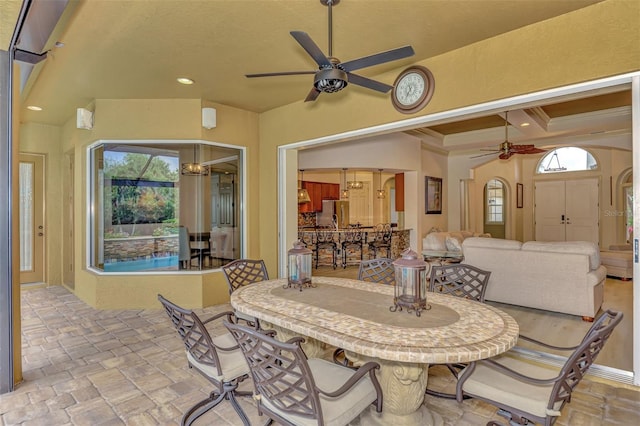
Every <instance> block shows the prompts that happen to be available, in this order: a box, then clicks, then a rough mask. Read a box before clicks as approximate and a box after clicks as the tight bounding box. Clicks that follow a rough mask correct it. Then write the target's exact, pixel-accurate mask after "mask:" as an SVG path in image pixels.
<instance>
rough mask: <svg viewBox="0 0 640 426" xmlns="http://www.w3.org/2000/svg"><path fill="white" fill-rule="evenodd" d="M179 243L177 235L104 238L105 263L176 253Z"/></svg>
mask: <svg viewBox="0 0 640 426" xmlns="http://www.w3.org/2000/svg"><path fill="white" fill-rule="evenodd" d="M179 251H180V244H179V241H178V236H177V235H167V236H163V237H129V238H111V239H108V240H104V260H105V262H106V263H110V262H122V261H127V260H138V259H146V258H149V257H160V256H172V255H176V254H178V252H179Z"/></svg>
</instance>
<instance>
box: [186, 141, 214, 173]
mask: <svg viewBox="0 0 640 426" xmlns="http://www.w3.org/2000/svg"><path fill="white" fill-rule="evenodd" d="M196 159H197V157H196V145H195V144H194V145H193V163H182V169H181V173H182V174H183V175H184V176H208V175H209V166H203V165H202V164H200V163H198V162H197V161H196Z"/></svg>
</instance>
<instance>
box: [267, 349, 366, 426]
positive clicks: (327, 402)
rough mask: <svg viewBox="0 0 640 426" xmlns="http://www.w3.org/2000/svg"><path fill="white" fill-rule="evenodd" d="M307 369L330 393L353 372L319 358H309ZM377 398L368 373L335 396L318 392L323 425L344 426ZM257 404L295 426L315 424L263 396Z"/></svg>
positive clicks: (314, 420)
mask: <svg viewBox="0 0 640 426" xmlns="http://www.w3.org/2000/svg"><path fill="white" fill-rule="evenodd" d="M308 363H309V368H310V369H311V373H312V375H313V379H314V380H315V382H316V386H318V388H320V389H322V390H323V391H325V392H333V391H335V390H337V389H338V388H340V386H342V385H343V384H344V383H345V382H346V381H347V380H349V378H350V377H351V376H352V375H353V374H354V371H353V370H351V369H350V368H347V367H343V366H341V365H337V364H334V363H332V362H329V361H325V360H323V359H317V358H310V359H309V360H308ZM376 398H377V395H376V390H375V388H374V387H373V384H372V383H371V380H370V379H369V377H368V376H365V377H363V378H362V379H360V381H359V382H358V383H357V384H355V385H354V386H353V387H352V388H351V389H350V390H349V391H347V392H346V393H344V394H343V395H342V396H340V397H338V398H328V397H326V396H323V395H322V394H321V395H320V405H321V407H322V415H323V417H324V424H325V425H326V426H344V425H346V424H348V423H350V422H351V421H352V420H353V419H355V418H356V417H358V415H359V414H360V413H362V411H364V410H365V409H366V408H367V406H368V405H370V404H371V403H372V402H373V401H375V400H376ZM261 403H262V404H263V405H264V406H265V408H267V409H268V410H270V411H273V412H274V413H277V414H278V415H280V416H281V417H283V418H284V419H286V420H288V421H290V422H291V423H293V424H295V425H299V426H317V425H318V421H317V420H316V419H308V418H304V417H301V416H297V415H292V414H290V413H285V412H282V411H281V410H279V409H278V408H276V407H275V406H274V405H273V404H271V403H270V402H269V401H268V400H267V399H266V398H262V399H261Z"/></svg>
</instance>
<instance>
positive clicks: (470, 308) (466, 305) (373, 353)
mask: <svg viewBox="0 0 640 426" xmlns="http://www.w3.org/2000/svg"><path fill="white" fill-rule="evenodd" d="M286 284H287V280H286V279H276V280H269V281H263V282H259V283H255V284H251V285H249V286H246V287H243V288H241V289H239V290H236V291H235V292H234V293H233V294H232V295H231V305H232V306H233V307H234V308H235V309H237V310H238V311H240V312H243V313H245V314H248V315H251V316H254V317H257V318H259V319H261V320H263V321H266V322H269V323H272V324H274V325H277V326H280V327H282V328H286V329H288V330H291V331H293V332H294V333H297V334H300V335H303V336H308V337H311V338H314V339H316V340H319V341H322V342H325V343H328V344H330V345H332V346H336V347H341V348H344V349H345V350H348V351H352V352H355V353H357V354H361V355H365V356H369V357H373V358H379V359H385V360H390V361H400V362H412V363H423V364H431V363H436V364H443V363H456V362H469V361H474V360H478V359H484V358H489V357H492V356H495V355H498V354H500V353H503V352H506V351H507V350H509V349H510V348H512V347H513V346H514V345H515V344H516V341H517V339H518V332H519V328H518V324H517V323H516V321H515V320H514V319H513V318H512V317H511V316H510V315H508V314H507V313H505V312H503V311H501V310H499V309H497V308H494V307H492V306H489V305H486V304H483V303H479V302H475V301H470V300H467V299H462V298H457V297H453V296H448V295H442V294H437V293H428V295H427V303H428V304H429V305H431V309H430V310H428V311H423V312H422V315H421V316H420V317H418V316H416V315H415V314H413V313H411V314H409V313H407V312H406V311H398V312H390V311H389V307H390V306H391V305H392V304H393V290H394V288H393V286H386V285H383V284H377V283H369V282H364V281H358V280H351V279H343V278H330V277H313V284H314V285H315V286H316V287H312V288H305V289H303V290H302V291H299V290H298V289H293V288H284V286H285V285H286Z"/></svg>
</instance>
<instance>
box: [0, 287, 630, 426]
mask: <svg viewBox="0 0 640 426" xmlns="http://www.w3.org/2000/svg"><path fill="white" fill-rule="evenodd" d="M22 306H23V312H22V316H23V322H22V325H23V370H24V382H23V383H21V384H20V385H19V386H17V387H16V390H15V391H14V392H12V393H9V394H5V395H2V396H0V419H1V424H2V425H47V426H51V425H56V426H57V425H91V426H93V425H173V424H179V421H180V418H181V415H182V413H183V412H184V411H185V410H186V409H187V408H188V407H190V406H191V405H192V404H194V403H195V402H197V401H199V400H201V399H203V398H204V397H205V396H206V395H207V394H208V392H209V383H208V382H207V381H206V380H205V379H203V378H202V377H201V376H199V375H198V374H197V373H196V372H194V371H191V370H189V368H187V365H186V360H185V357H184V352H183V349H182V343H181V341H180V339H179V338H178V336H177V335H175V331H174V330H173V328H172V326H171V325H170V323H169V320H168V318H167V317H166V315H165V314H164V312H163V311H161V310H160V309H158V310H126V311H97V310H95V309H93V308H91V307H90V306H88V305H86V304H85V303H83V302H82V301H80V300H79V299H78V298H77V297H75V296H74V295H73V294H72V293H70V292H69V291H67V290H66V289H65V288H63V287H48V288H41V289H32V290H26V291H23V293H22ZM225 308H228V305H226V306H218V307H213V308H208V309H205V310H203V311H202V312H199V313H202V314H203V316H204V315H205V314H211V313H214V312H218V311H220V310H223V309H225ZM432 370H433V369H432ZM449 377H450V376H448V375H441V374H439V373H437V372H434V373H432V374H430V380H431V381H432V384H434V382H436V381H440V382H445V381H447V380H450V379H449ZM245 383H246V384H245V385H243V388H245V389H250V386H251V384H250V381H245ZM241 404H242V406H243V408H244V409H245V411H246V412H247V414H248V416H249V418H250V420H251V423H252V424H256V425H258V424H263V423H264V421H265V418H260V417H259V416H258V415H257V412H256V409H255V407H254V406H253V405H252V401H251V400H250V399H248V398H242V399H241ZM425 404H427V405H428V406H429V408H430V409H432V410H434V411H436V412H438V413H440V414H441V415H442V417H443V418H444V422H445V425H484V424H486V422H487V421H488V420H489V419H498V420H502V418H501V417H498V416H497V415H496V410H495V408H494V407H492V406H490V405H487V404H484V403H481V402H479V401H473V400H469V401H465V402H464V403H462V404H458V403H456V402H455V401H450V400H444V399H439V398H433V397H427V398H426V399H425ZM639 423H640V391H639V390H638V389H629V388H625V387H617V386H612V385H611V384H606V383H602V382H598V381H594V380H584V381H583V382H582V383H581V384H580V385H579V387H578V389H577V390H576V392H574V398H573V401H572V402H571V403H570V404H569V405H567V406H566V407H565V409H564V410H563V415H562V417H560V419H559V420H558V422H557V424H559V425H562V426H564V425H571V426H575V425H594V426H595V425H635V424H639ZM196 424H202V425H204V424H213V425H240V424H241V422H240V421H239V419H238V417H237V416H236V414H235V412H234V411H233V409H232V408H231V406H230V404H228V403H227V402H223V403H222V404H221V405H219V406H218V407H216V409H215V410H212V411H210V412H209V413H207V414H206V415H205V416H203V417H201V419H199V420H198V421H197V422H196Z"/></svg>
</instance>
